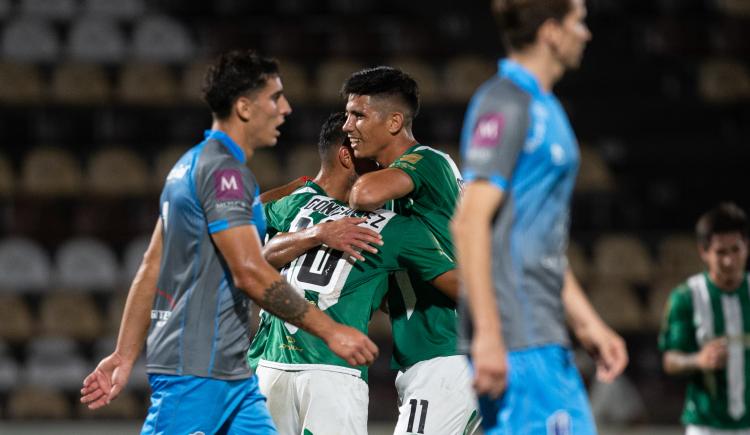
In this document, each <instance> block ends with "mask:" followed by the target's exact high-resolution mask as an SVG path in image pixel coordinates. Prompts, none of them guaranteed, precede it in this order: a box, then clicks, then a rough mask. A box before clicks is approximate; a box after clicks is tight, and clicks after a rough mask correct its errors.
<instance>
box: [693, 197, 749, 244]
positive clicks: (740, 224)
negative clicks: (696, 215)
mask: <svg viewBox="0 0 750 435" xmlns="http://www.w3.org/2000/svg"><path fill="white" fill-rule="evenodd" d="M726 233H740V234H741V235H742V237H743V238H745V239H746V238H747V237H748V226H747V216H746V215H745V212H744V211H743V210H742V209H741V208H739V207H738V206H737V204H735V203H733V202H723V203H721V204H719V205H718V206H716V207H714V208H713V209H711V210H709V211H708V212H706V213H705V214H703V216H701V217H700V219H698V223H697V224H696V225H695V235H696V237H697V239H698V243H700V245H701V246H702V247H703V248H704V249H707V248H708V247H709V246H710V245H711V237H712V236H714V235H715V234H726Z"/></svg>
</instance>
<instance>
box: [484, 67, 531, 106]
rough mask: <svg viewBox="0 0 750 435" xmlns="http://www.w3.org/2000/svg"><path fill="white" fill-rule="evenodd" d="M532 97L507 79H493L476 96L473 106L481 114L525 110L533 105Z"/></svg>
mask: <svg viewBox="0 0 750 435" xmlns="http://www.w3.org/2000/svg"><path fill="white" fill-rule="evenodd" d="M531 101H532V96H531V94H529V93H528V92H526V91H525V90H523V89H522V88H521V87H520V86H518V84H516V83H515V82H514V81H513V80H511V79H509V78H507V77H498V76H495V77H492V78H491V79H489V80H487V81H486V82H484V84H482V86H480V87H479V89H478V90H477V92H476V93H475V94H474V98H473V104H474V105H476V106H477V108H478V110H479V114H482V113H485V112H498V111H503V112H507V111H514V110H525V109H527V108H528V107H529V106H530V105H531Z"/></svg>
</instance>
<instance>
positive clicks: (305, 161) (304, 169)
mask: <svg viewBox="0 0 750 435" xmlns="http://www.w3.org/2000/svg"><path fill="white" fill-rule="evenodd" d="M319 169H320V156H319V155H318V148H317V146H316V145H315V144H309V143H302V144H297V145H296V146H295V147H294V148H293V149H292V151H291V152H290V153H289V157H288V158H287V161H286V170H285V171H284V174H286V175H287V176H288V178H289V179H294V178H297V177H301V176H303V175H306V176H308V177H314V176H315V175H316V174H317V173H318V170H319Z"/></svg>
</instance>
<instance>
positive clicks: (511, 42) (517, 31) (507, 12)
mask: <svg viewBox="0 0 750 435" xmlns="http://www.w3.org/2000/svg"><path fill="white" fill-rule="evenodd" d="M571 10H573V3H572V1H571V0H493V1H492V12H493V13H494V14H495V20H496V21H497V24H498V26H499V27H500V32H501V34H502V35H503V42H504V43H505V46H506V48H507V49H509V50H520V49H522V48H524V47H525V46H527V45H529V44H532V43H533V42H534V41H536V34H537V31H538V30H539V28H540V27H542V24H544V23H545V21H547V20H549V19H553V20H557V21H562V20H563V19H564V18H565V15H567V14H568V13H569V12H570V11H571Z"/></svg>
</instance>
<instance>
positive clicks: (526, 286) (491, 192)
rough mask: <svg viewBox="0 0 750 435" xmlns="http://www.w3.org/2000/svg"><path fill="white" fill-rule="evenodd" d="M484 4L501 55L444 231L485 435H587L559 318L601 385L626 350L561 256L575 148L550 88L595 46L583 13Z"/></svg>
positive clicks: (502, 0)
mask: <svg viewBox="0 0 750 435" xmlns="http://www.w3.org/2000/svg"><path fill="white" fill-rule="evenodd" d="M493 10H494V12H495V14H496V17H497V19H498V22H499V24H500V28H501V29H502V32H503V35H504V43H505V45H506V47H507V49H508V53H509V57H508V58H506V59H503V60H501V61H500V70H499V72H498V74H497V75H496V76H495V77H492V78H491V79H490V80H488V81H487V82H486V83H484V84H483V85H482V86H481V87H480V88H479V90H478V91H477V92H476V94H475V95H474V97H473V98H472V101H471V103H470V106H469V109H468V112H467V114H466V119H465V122H464V129H463V132H462V141H461V145H462V152H463V153H464V156H465V158H464V162H465V167H464V170H463V175H464V180H465V181H466V186H465V190H464V196H463V198H462V200H461V202H460V204H459V206H458V208H457V211H456V215H455V216H454V221H453V224H452V230H453V233H454V238H455V242H456V247H457V251H458V262H459V268H460V273H461V276H462V279H463V283H464V285H465V289H466V295H467V296H468V301H466V302H467V303H463V304H462V307H461V323H462V340H461V346H462V348H463V350H464V351H465V352H467V353H470V355H471V358H472V363H473V366H474V372H475V373H474V386H475V389H476V390H477V393H478V394H480V395H481V398H480V408H481V410H482V417H483V426H484V427H485V433H486V434H488V435H491V434H510V433H512V434H529V435H536V434H539V435H547V434H555V435H563V434H576V435H590V434H595V433H596V427H595V425H594V421H593V418H592V415H591V410H590V406H589V403H588V398H587V396H586V392H585V389H584V386H583V382H582V381H581V378H580V375H579V373H578V371H577V369H576V367H575V364H574V361H573V353H572V351H571V350H570V338H569V336H568V332H567V328H566V321H567V322H568V324H569V325H570V326H571V328H572V330H573V332H574V334H575V335H576V337H577V338H578V339H579V341H580V342H581V343H582V344H583V345H584V346H585V347H586V348H587V350H589V351H590V352H591V353H592V354H593V355H594V356H595V357H596V361H597V369H598V372H597V374H598V377H599V379H601V380H603V381H609V380H612V379H614V378H615V377H616V376H617V375H619V374H620V373H621V372H622V370H623V369H624V368H625V366H626V364H627V351H626V349H625V345H624V342H623V340H622V339H621V338H620V337H619V336H618V335H617V334H616V333H615V332H614V331H612V330H611V329H610V328H609V327H607V326H606V325H605V324H604V322H603V321H602V320H601V318H600V317H599V316H598V315H597V314H596V312H595V311H594V310H593V308H592V307H591V305H590V303H589V302H588V300H587V299H586V297H585V295H584V294H583V291H582V289H581V287H580V285H579V284H578V282H577V281H576V279H575V277H574V276H573V273H572V272H571V270H570V268H569V266H568V262H567V258H566V256H565V250H566V246H567V242H568V229H569V217H570V211H569V208H570V197H571V193H572V191H573V186H574V184H575V177H576V172H577V169H578V144H577V142H576V138H575V135H574V133H573V131H572V129H571V127H570V124H569V121H568V118H567V116H566V114H565V112H564V110H563V108H562V106H561V105H560V103H559V102H558V100H557V98H555V96H554V94H553V93H552V87H553V85H554V84H555V82H557V81H558V80H559V79H560V78H561V77H562V75H563V73H564V72H565V71H566V70H567V69H573V68H576V67H577V66H578V65H579V63H580V60H581V56H582V54H583V50H584V47H585V45H586V42H587V41H588V40H589V39H590V38H591V33H590V32H589V29H588V28H587V27H586V24H585V23H584V18H585V16H586V7H585V5H584V0H495V1H494V3H493Z"/></svg>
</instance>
